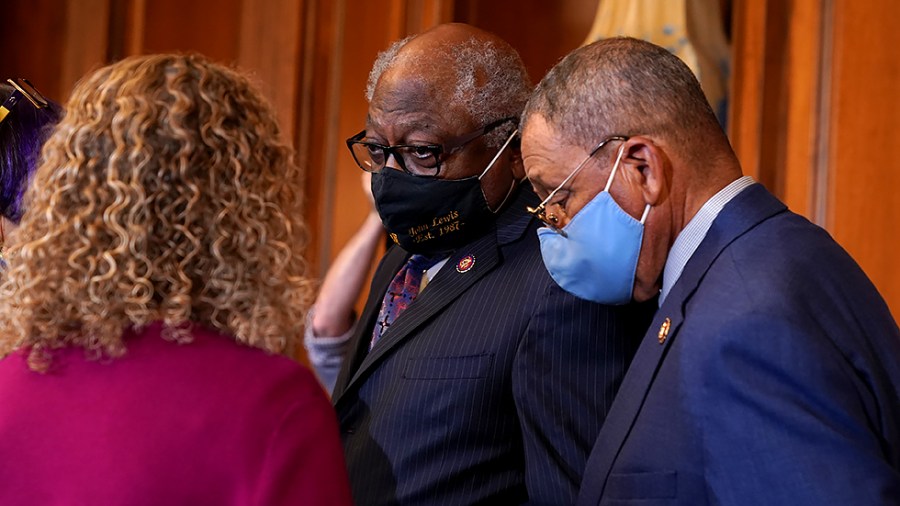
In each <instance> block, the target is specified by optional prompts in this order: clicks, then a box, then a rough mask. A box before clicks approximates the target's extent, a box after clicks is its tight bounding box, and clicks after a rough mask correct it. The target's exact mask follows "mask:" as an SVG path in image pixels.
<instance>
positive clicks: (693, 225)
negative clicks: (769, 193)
mask: <svg viewBox="0 0 900 506" xmlns="http://www.w3.org/2000/svg"><path fill="white" fill-rule="evenodd" d="M754 182H755V181H753V178H752V177H750V176H743V177H741V178H738V179H736V180H734V181H732V182H731V183H730V184H729V185H728V186H726V187H725V188H722V189H721V190H719V192H718V193H716V194H715V195H713V196H712V198H710V199H709V200H707V201H706V203H705V204H703V207H701V208H700V210H699V211H697V214H696V215H694V217H693V218H691V221H690V222H688V224H687V226H686V227H684V230H682V231H681V232H680V233H679V234H678V237H677V238H676V239H675V244H673V245H672V249H671V250H669V258H668V259H667V260H666V266H665V269H664V270H663V283H662V290H661V291H660V294H659V305H660V306H662V303H663V300H665V298H666V295H668V294H669V291H670V290H671V289H672V287H673V286H674V285H675V282H677V281H678V278H679V277H681V272H682V271H683V270H684V266H685V265H687V263H688V260H690V258H691V256H693V254H694V252H695V251H697V247H698V246H700V243H701V242H702V241H703V238H704V237H706V233H707V232H709V228H710V227H711V226H712V224H713V221H715V219H716V216H718V215H719V212H721V211H722V208H723V207H725V204H727V203H728V202H730V201H731V199H733V198H735V197H736V196H737V195H738V194H739V193H741V192H742V191H744V190H745V189H746V188H747V187H748V186H750V185H752V184H753V183H754Z"/></svg>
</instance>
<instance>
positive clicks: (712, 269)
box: [522, 38, 900, 506]
mask: <svg viewBox="0 0 900 506" xmlns="http://www.w3.org/2000/svg"><path fill="white" fill-rule="evenodd" d="M522 123H523V126H522V128H523V135H522V155H523V160H524V163H525V170H526V172H527V174H528V178H529V179H530V180H531V181H532V184H533V185H534V187H535V188H536V190H537V192H538V195H540V196H542V197H544V201H543V202H542V203H541V204H540V205H539V206H537V207H536V208H535V209H534V213H535V214H536V215H537V216H538V217H540V218H542V219H543V220H545V223H546V225H547V226H546V227H545V228H543V229H541V230H540V231H539V234H540V238H541V251H542V254H543V258H544V263H545V264H546V265H547V268H548V269H549V270H550V272H551V274H552V275H553V277H554V280H556V281H557V283H559V284H560V285H561V286H562V287H563V288H565V289H567V290H570V291H572V292H573V293H578V294H581V295H582V296H585V297H588V298H590V299H592V300H596V301H601V302H606V303H612V304H615V303H622V302H627V301H629V300H632V299H636V300H648V299H652V298H654V297H657V296H658V297H659V301H660V308H659V311H658V312H657V314H656V316H655V318H654V321H653V323H652V324H651V325H650V330H649V331H648V333H647V334H646V336H645V337H644V340H643V342H642V343H641V345H640V348H639V349H638V351H637V354H636V355H635V358H634V360H633V362H632V363H631V366H630V368H629V369H628V372H627V374H626V376H625V379H624V380H623V382H622V386H621V388H620V390H619V393H618V394H617V396H616V399H615V402H614V403H613V406H612V408H611V410H610V412H609V414H608V416H607V417H606V421H605V423H604V426H603V429H602V430H601V432H600V435H599V437H598V438H597V441H596V444H595V446H594V449H593V451H592V453H591V457H590V459H589V460H588V463H587V467H586V470H585V476H584V480H583V486H582V488H581V492H580V496H579V500H578V504H583V505H589V504H610V505H611V504H651V503H652V504H683V505H692V506H693V505H704V504H729V505H757V504H791V505H821V504H897V503H898V500H900V330H898V328H897V323H896V322H895V321H894V319H893V317H892V316H891V314H890V311H889V310H888V308H887V305H886V304H885V302H884V300H883V299H882V297H881V296H880V295H879V293H878V291H877V290H876V289H875V287H874V286H873V285H872V283H871V282H870V281H869V280H868V278H867V277H866V275H865V274H864V273H863V272H862V270H861V269H860V268H859V266H858V265H857V264H856V263H855V262H854V261H853V259H852V258H850V256H849V255H848V254H847V253H846V252H845V251H844V250H843V249H842V248H841V247H840V246H839V245H838V244H837V243H835V241H834V240H833V239H832V238H831V237H830V236H829V235H828V233H826V232H825V231H824V230H822V229H821V228H819V227H817V226H815V225H813V224H811V223H810V222H809V221H807V220H806V219H804V218H802V217H800V216H798V215H796V214H794V213H792V212H790V211H788V209H787V208H786V207H785V205H784V204H783V203H781V202H780V201H779V200H778V199H776V198H775V197H774V196H772V195H771V194H770V193H769V192H768V191H766V189H765V188H764V187H763V186H762V185H760V184H757V183H755V182H754V181H753V180H752V179H751V178H750V177H747V176H742V174H741V166H740V163H739V162H738V160H737V158H736V157H735V154H734V152H733V151H732V148H731V145H730V144H729V142H728V139H727V138H726V136H725V133H724V132H723V131H722V129H721V127H720V126H719V124H718V122H717V121H716V117H715V115H714V114H713V111H712V109H711V108H710V106H709V104H708V102H707V101H706V99H705V97H704V95H703V92H702V91H701V89H700V86H699V83H698V82H697V80H696V78H695V77H694V76H693V75H692V73H691V71H690V70H689V69H688V68H687V66H685V65H684V64H683V63H682V62H681V61H680V60H679V59H678V58H677V57H675V56H673V55H672V54H671V53H669V52H667V51H666V50H665V49H663V48H661V47H659V46H655V45H653V44H650V43H648V42H644V41H640V40H636V39H630V38H613V39H606V40H603V41H600V42H597V43H594V44H592V45H589V46H586V47H584V48H581V49H577V50H575V51H574V52H573V53H571V54H570V55H568V56H567V57H565V58H564V59H563V60H562V61H561V62H560V63H559V64H557V65H556V66H555V67H554V68H553V69H552V70H551V71H550V72H549V73H548V74H547V76H546V77H545V78H544V80H543V81H542V82H541V84H540V85H538V88H537V90H536V92H535V93H534V95H533V96H532V98H531V99H530V100H529V102H528V105H527V106H526V108H525V112H524V114H523V119H522ZM554 218H555V219H554Z"/></svg>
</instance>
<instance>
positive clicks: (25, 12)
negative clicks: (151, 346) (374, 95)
mask: <svg viewBox="0 0 900 506" xmlns="http://www.w3.org/2000/svg"><path fill="white" fill-rule="evenodd" d="M596 6H597V0H563V1H559V2H544V1H541V0H494V1H492V2H479V1H476V0H455V1H454V0H366V1H350V0H266V1H262V0H215V1H213V0H194V1H190V2H185V1H183V0H152V1H150V0H30V1H25V0H11V2H5V3H4V28H5V29H4V30H3V31H0V44H2V47H4V48H5V49H6V50H5V51H4V56H3V58H0V76H4V77H5V76H25V77H29V78H30V79H31V80H32V81H33V82H34V83H35V84H36V85H37V86H38V87H39V88H40V89H41V90H42V91H44V92H45V94H46V95H48V96H50V97H53V98H57V99H60V100H62V99H64V97H65V96H66V95H67V94H68V91H69V90H70V89H71V87H72V84H73V83H74V82H75V81H76V80H77V79H78V77H79V76H81V75H83V74H84V73H85V72H87V71H89V70H90V69H91V68H93V67H96V66H98V65H101V64H103V63H106V62H109V61H113V60H115V59H118V58H121V57H123V56H127V55H131V54H141V53H149V52H159V51H198V52H201V53H205V54H207V55H208V56H210V57H212V58H214V59H216V60H219V61H223V62H229V63H231V62H234V63H237V64H239V65H240V66H242V67H244V68H246V69H249V70H250V71H252V72H253V73H254V74H255V75H256V78H257V80H258V82H259V83H260V86H261V87H262V89H263V90H264V91H265V93H266V94H267V95H268V96H269V98H270V99H271V101H272V102H273V104H275V106H276V108H277V109H278V113H279V117H280V120H281V124H282V129H283V132H284V135H285V137H286V138H287V139H290V140H292V141H293V143H294V145H295V146H296V147H297V151H298V157H299V160H300V161H301V162H302V165H303V166H304V167H305V176H304V177H305V181H304V185H305V188H306V203H305V208H306V218H307V221H308V223H309V228H310V244H309V248H308V250H307V251H308V255H307V256H308V259H309V261H310V263H311V265H312V267H313V271H312V272H313V273H317V274H322V273H324V272H325V269H326V268H327V266H328V263H329V262H330V259H331V258H333V257H334V255H335V254H336V253H337V251H338V250H339V249H340V247H341V246H342V245H343V244H344V243H345V242H346V240H347V239H348V238H349V237H350V236H351V235H352V234H353V232H354V231H355V230H356V228H357V227H358V226H359V225H360V224H361V223H362V220H363V217H364V216H365V214H366V212H367V211H368V208H369V204H368V203H367V201H366V200H365V197H364V196H363V192H362V189H361V186H360V182H359V177H360V171H359V169H358V168H357V167H356V166H355V165H354V164H353V162H352V160H351V159H350V157H349V155H348V153H347V152H346V148H345V146H344V144H343V140H344V139H346V138H347V137H349V136H351V135H353V134H354V133H356V132H357V131H358V130H359V129H360V128H362V126H363V123H364V120H365V110H366V103H365V97H364V95H363V93H364V89H365V82H366V78H367V75H368V71H369V68H370V67H371V64H372V62H373V61H374V59H375V56H376V54H377V53H378V51H380V50H383V49H385V48H386V47H387V46H388V45H389V44H390V43H391V42H392V41H394V40H397V39H399V38H401V37H403V36H405V35H408V34H412V33H417V32H419V31H422V30H424V29H426V28H428V27H430V26H433V25H434V24H437V23H440V22H445V21H453V20H455V21H462V22H468V23H471V24H474V25H476V26H480V27H482V28H485V29H488V30H490V31H493V32H495V33H497V34H498V35H500V36H501V37H503V38H505V39H506V40H508V41H509V42H510V43H511V44H512V45H513V46H514V47H516V48H517V49H518V50H519V51H520V53H521V54H522V57H523V59H524V60H525V62H526V65H527V66H528V68H529V71H530V73H531V76H532V78H533V79H534V80H535V81H537V80H539V79H540V77H541V76H542V75H543V74H544V72H545V71H546V70H547V69H548V68H549V67H550V66H552V65H553V64H554V63H555V62H556V61H557V60H558V59H559V58H560V57H562V56H563V55H564V54H565V53H567V52H568V51H570V50H572V49H574V48H575V47H576V46H578V45H579V44H580V43H581V42H582V41H583V39H584V37H585V36H586V34H587V32H588V30H589V28H590V24H591V21H592V19H593V15H594V12H595V9H596ZM897 9H898V8H897V6H896V5H894V4H893V3H891V2H889V1H888V0H870V1H869V2H865V3H861V2H853V1H851V0H734V1H733V2H732V5H731V11H732V16H733V24H732V36H733V44H734V56H735V57H734V65H733V70H734V73H733V79H732V101H731V107H732V111H731V113H730V115H729V117H730V118H731V125H730V128H729V133H730V136H731V138H732V140H733V142H734V145H735V149H736V151H737V152H738V155H739V157H740V158H741V160H742V162H743V164H744V167H745V170H746V172H748V173H749V174H751V175H754V176H755V177H757V178H758V179H759V180H760V181H762V182H763V183H764V184H766V186H767V187H769V188H770V189H771V190H772V191H774V192H775V193H776V194H777V195H779V196H780V197H782V198H783V199H784V200H785V201H786V202H787V203H788V205H789V206H790V207H791V208H792V209H794V210H795V211H797V212H799V213H801V214H803V215H805V216H807V217H809V218H810V219H811V220H812V221H814V222H816V223H819V224H821V225H822V226H824V227H826V228H827V229H828V230H829V231H830V232H831V233H832V234H833V235H834V236H835V238H836V239H837V240H838V241H839V242H840V243H841V244H842V245H844V247H845V248H847V250H848V251H849V252H850V253H851V255H853V256H854V258H856V260H857V261H858V262H859V263H860V264H861V265H862V267H863V269H864V270H865V271H866V272H867V273H868V274H869V276H870V277H871V278H872V279H873V281H874V282H875V284H876V285H877V286H878V288H879V290H880V291H881V292H882V294H883V295H884V296H885V298H886V299H887V300H888V302H889V304H890V305H891V307H892V309H893V311H894V314H895V315H900V267H898V265H900V264H898V262H897V260H895V258H894V257H893V255H892V253H893V251H894V250H895V249H897V248H898V247H900V239H898V238H897V235H896V234H893V233H892V232H893V226H895V224H896V223H898V222H900V199H898V197H897V196H896V195H897V192H896V190H895V188H896V187H898V185H900V170H898V169H900V167H898V165H900V162H898V160H900V128H898V120H897V119H896V118H898V117H900V110H898V109H900V100H898V99H897V90H898V89H900V63H898V62H900V57H898V56H896V52H895V48H896V47H898V46H900V30H896V28H895V26H894V25H895V23H893V22H892V20H893V19H894V18H895V17H896V16H895V15H894V14H896V11H897Z"/></svg>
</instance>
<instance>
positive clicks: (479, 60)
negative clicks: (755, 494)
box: [366, 37, 534, 148]
mask: <svg viewBox="0 0 900 506" xmlns="http://www.w3.org/2000/svg"><path fill="white" fill-rule="evenodd" d="M412 38H413V37H407V38H405V39H403V40H400V41H397V42H395V43H393V44H392V45H391V46H390V47H389V48H387V49H386V50H384V51H382V52H381V53H379V54H378V58H377V59H376V60H375V64H374V65H373V66H372V71H371V72H369V81H368V83H367V86H366V100H368V101H369V102H371V101H372V96H373V95H374V94H375V87H376V86H377V84H378V80H379V79H380V78H381V76H382V75H383V74H384V72H386V71H387V70H388V69H390V68H391V67H393V66H394V65H395V64H398V63H399V62H400V60H401V59H398V58H397V53H398V52H399V51H400V49H401V48H402V47H403V46H404V45H406V43H407V42H409V41H410V40H411V39H412ZM431 54H432V55H433V56H434V60H440V61H444V62H449V64H450V65H451V67H452V68H453V69H454V70H455V71H456V72H455V74H456V76H455V77H456V82H455V84H454V86H453V96H452V98H451V99H452V100H453V101H455V102H458V103H461V104H463V106H464V109H465V111H466V112H467V113H468V114H469V116H470V117H471V118H472V119H473V120H474V121H475V122H476V123H479V124H481V125H487V124H489V123H491V122H494V121H497V120H499V119H503V118H507V117H513V118H518V117H519V115H520V114H521V112H522V109H523V108H524V107H525V103H526V102H527V101H528V97H529V96H530V95H531V91H532V90H533V88H534V86H533V85H532V84H531V79H530V78H529V77H528V71H527V70H526V69H525V64H524V63H523V62H522V58H521V57H519V54H518V53H517V52H516V51H515V50H514V49H513V48H512V47H511V46H509V45H507V44H505V43H502V42H495V41H491V40H487V41H484V40H479V39H476V38H474V37H471V38H468V39H466V40H465V41H463V42H460V43H446V44H444V45H442V46H440V47H439V48H438V49H437V50H436V51H434V52H433V53H431ZM515 127H516V123H515V122H510V123H509V125H508V126H504V127H501V128H498V129H496V130H494V131H493V132H491V133H490V134H488V135H486V136H485V142H486V143H487V145H488V146H492V147H495V148H496V147H500V146H501V145H502V144H503V142H504V141H505V140H506V138H507V137H509V135H510V134H512V131H513V129H514V128H515Z"/></svg>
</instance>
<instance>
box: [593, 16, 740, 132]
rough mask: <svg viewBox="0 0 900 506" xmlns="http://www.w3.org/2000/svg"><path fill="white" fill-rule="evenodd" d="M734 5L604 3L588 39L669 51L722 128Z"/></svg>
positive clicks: (729, 69)
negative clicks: (632, 41)
mask: <svg viewBox="0 0 900 506" xmlns="http://www.w3.org/2000/svg"><path fill="white" fill-rule="evenodd" d="M729 11H730V0H601V1H600V3H599V4H598V6H597V15H596V16H595V17H594V24H593V26H591V31H590V33H589V34H588V36H587V39H586V40H585V42H584V43H585V44H590V43H592V42H596V41H598V40H602V39H606V38H610V37H621V36H629V37H635V38H638V39H643V40H646V41H648V42H652V43H654V44H656V45H658V46H662V47H664V48H666V50H667V51H669V52H670V53H672V54H674V55H675V56H677V57H678V58H680V59H681V61H683V62H684V63H685V64H686V65H687V66H688V67H689V68H690V69H691V71H692V72H693V73H694V75H696V76H697V80H699V81H700V86H701V88H703V92H704V93H705V94H706V99H707V100H708V101H709V103H710V104H712V106H713V110H714V111H715V113H716V117H718V119H719V123H720V124H721V125H723V126H724V125H726V120H727V113H728V80H729V78H730V76H731V48H730V47H729V43H728V36H727V34H726V27H727V26H728V24H729V23H730V19H729V16H728V12H729Z"/></svg>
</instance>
